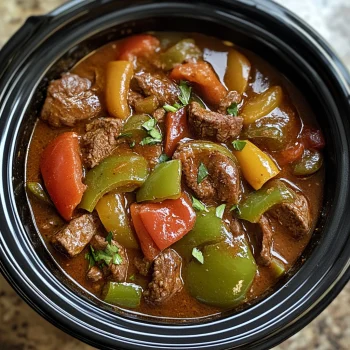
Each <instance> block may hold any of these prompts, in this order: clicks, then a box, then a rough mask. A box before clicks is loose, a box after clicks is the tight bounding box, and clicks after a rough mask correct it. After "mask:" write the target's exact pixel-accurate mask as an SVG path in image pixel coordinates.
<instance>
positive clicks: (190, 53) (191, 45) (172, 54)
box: [160, 39, 202, 70]
mask: <svg viewBox="0 0 350 350" xmlns="http://www.w3.org/2000/svg"><path fill="white" fill-rule="evenodd" d="M200 57H202V51H201V50H200V49H199V48H198V47H197V46H196V44H195V41H194V40H193V39H183V40H181V41H179V42H178V43H176V44H175V45H174V46H172V47H170V48H169V49H168V50H166V51H165V52H164V53H162V54H161V55H160V62H161V64H162V68H163V69H165V70H170V69H173V68H174V67H175V66H176V65H177V64H181V63H182V62H184V61H186V60H189V59H191V58H192V59H198V58H200Z"/></svg>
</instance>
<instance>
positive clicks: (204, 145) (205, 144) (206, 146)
mask: <svg viewBox="0 0 350 350" xmlns="http://www.w3.org/2000/svg"><path fill="white" fill-rule="evenodd" d="M186 147H188V148H190V149H191V150H192V151H193V152H194V153H197V152H202V151H207V152H208V153H211V152H215V151H217V152H220V153H222V154H223V155H225V156H227V157H229V158H230V159H232V160H233V161H234V162H235V163H237V159H236V157H235V156H234V155H233V154H232V152H231V151H230V150H229V149H228V148H226V147H224V146H222V145H219V144H217V143H214V142H210V141H201V140H199V141H189V142H186Z"/></svg>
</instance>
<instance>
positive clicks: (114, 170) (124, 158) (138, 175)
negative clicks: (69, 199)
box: [79, 154, 148, 212]
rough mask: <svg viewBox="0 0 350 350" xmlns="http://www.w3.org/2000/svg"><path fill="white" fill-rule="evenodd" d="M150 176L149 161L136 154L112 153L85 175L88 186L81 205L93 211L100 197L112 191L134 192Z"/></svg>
mask: <svg viewBox="0 0 350 350" xmlns="http://www.w3.org/2000/svg"><path fill="white" fill-rule="evenodd" d="M147 176H148V163H147V161H146V159H145V158H143V157H141V156H139V155H136V154H125V155H112V156H110V157H107V158H106V159H104V160H103V161H102V162H101V163H100V164H99V165H97V166H96V167H95V168H93V169H91V170H90V171H89V172H88V173H87V175H86V177H85V185H86V186H87V188H86V190H85V192H84V195H83V198H82V200H81V202H80V205H79V207H80V208H82V209H85V210H87V211H89V212H92V211H93V210H94V208H95V206H96V204H97V202H98V201H99V200H100V198H101V197H102V196H103V195H104V194H106V193H108V192H110V191H117V192H132V191H134V190H135V189H136V188H138V187H140V186H141V185H142V184H143V183H144V182H145V180H146V178H147Z"/></svg>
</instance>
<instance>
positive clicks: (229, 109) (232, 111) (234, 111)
mask: <svg viewBox="0 0 350 350" xmlns="http://www.w3.org/2000/svg"><path fill="white" fill-rule="evenodd" d="M226 111H227V113H228V114H230V115H233V116H234V117H237V115H238V105H237V103H236V102H232V103H231V104H230V105H229V106H228V107H227V109H226Z"/></svg>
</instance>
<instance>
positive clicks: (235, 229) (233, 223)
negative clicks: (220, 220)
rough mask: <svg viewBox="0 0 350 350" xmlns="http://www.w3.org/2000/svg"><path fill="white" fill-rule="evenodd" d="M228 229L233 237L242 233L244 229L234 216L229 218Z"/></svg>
mask: <svg viewBox="0 0 350 350" xmlns="http://www.w3.org/2000/svg"><path fill="white" fill-rule="evenodd" d="M230 231H231V233H232V234H233V236H234V237H238V236H241V235H244V230H243V227H242V224H241V222H240V221H239V220H238V219H236V218H234V217H233V218H232V219H231V220H230Z"/></svg>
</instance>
